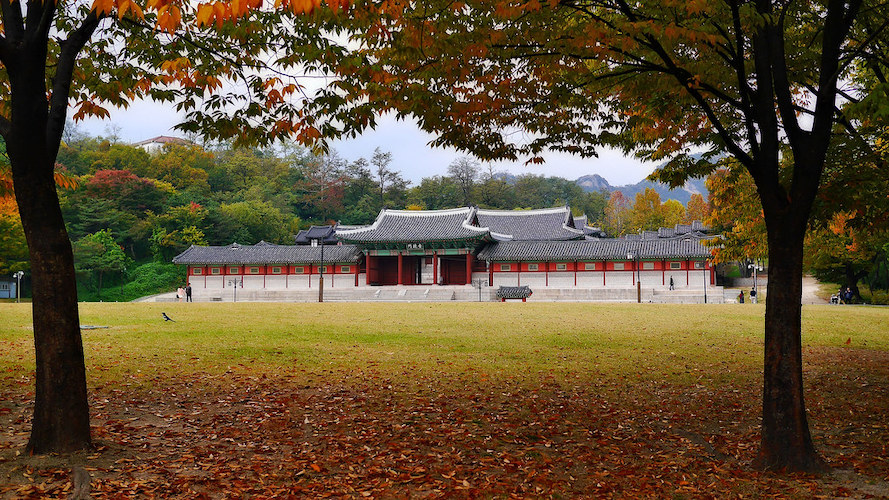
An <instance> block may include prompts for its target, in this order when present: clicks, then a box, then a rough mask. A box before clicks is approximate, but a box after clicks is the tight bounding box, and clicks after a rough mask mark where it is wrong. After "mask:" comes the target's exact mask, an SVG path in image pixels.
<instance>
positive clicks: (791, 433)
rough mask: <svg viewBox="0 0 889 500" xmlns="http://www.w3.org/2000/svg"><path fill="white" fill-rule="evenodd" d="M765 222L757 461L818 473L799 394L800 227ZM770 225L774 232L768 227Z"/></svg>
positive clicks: (818, 460)
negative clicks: (765, 269) (762, 371)
mask: <svg viewBox="0 0 889 500" xmlns="http://www.w3.org/2000/svg"><path fill="white" fill-rule="evenodd" d="M798 225H799V224H771V225H769V236H768V239H769V283H768V300H767V302H766V317H765V377H764V384H763V406H762V442H761V448H760V452H759V456H758V458H757V465H758V466H759V467H761V468H764V469H770V470H788V471H807V472H818V471H824V470H826V469H827V465H826V464H825V462H824V461H823V460H822V459H821V457H820V456H819V455H818V453H817V452H816V451H815V446H814V445H813V443H812V436H811V434H810V433H809V424H808V421H807V419H806V406H805V401H804V398H803V369H802V366H803V365H802V338H801V331H802V330H801V326H802V325H801V312H802V306H801V305H800V304H801V299H802V276H803V234H804V233H803V231H802V230H799V229H798V230H794V229H790V228H789V226H798ZM773 229H774V230H773Z"/></svg>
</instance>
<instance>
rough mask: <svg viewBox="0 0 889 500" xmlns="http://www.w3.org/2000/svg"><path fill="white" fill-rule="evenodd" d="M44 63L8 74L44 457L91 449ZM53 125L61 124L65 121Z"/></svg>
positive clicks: (39, 444) (39, 446)
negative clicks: (49, 133)
mask: <svg viewBox="0 0 889 500" xmlns="http://www.w3.org/2000/svg"><path fill="white" fill-rule="evenodd" d="M44 56H45V54H41V53H40V52H39V51H38V50H35V51H34V53H30V54H28V53H25V54H23V55H22V57H21V58H20V59H18V60H16V61H15V66H14V67H13V66H10V68H9V74H10V78H11V84H12V85H11V87H12V92H11V113H10V122H11V127H10V130H9V132H8V135H7V137H6V139H7V141H6V144H7V151H8V154H9V160H10V165H11V167H12V174H13V181H14V185H15V197H16V202H17V203H18V207H19V213H20V215H21V218H22V226H23V228H24V231H25V237H26V239H27V242H28V252H29V256H30V259H31V272H32V293H33V295H32V297H33V303H32V313H33V322H34V347H35V354H36V383H35V386H36V390H35V401H34V419H33V422H32V427H31V437H30V440H29V441H28V446H27V449H28V451H29V452H31V453H39V454H42V453H48V452H62V453H64V452H70V451H74V450H79V449H83V448H87V447H89V446H90V445H91V440H90V427H89V405H88V402H87V392H86V369H85V365H84V359H83V343H82V340H81V336H80V320H79V315H78V309H77V285H76V282H75V278H74V255H73V253H72V249H71V242H70V240H69V239H68V233H67V231H66V230H65V222H64V220H63V218H62V211H61V209H60V208H59V198H58V195H57V193H56V186H55V180H54V179H53V166H54V165H55V155H56V152H57V148H55V149H52V148H50V147H49V146H48V141H47V122H48V120H49V119H50V118H49V116H48V114H49V113H48V105H47V100H46V91H45V86H44V84H45V76H44V73H43V71H44V69H45V68H44V62H43V61H45V59H46V58H45V57H44ZM13 75H15V78H13ZM56 119H61V120H62V121H64V114H63V113H62V115H61V117H60V118H59V117H56Z"/></svg>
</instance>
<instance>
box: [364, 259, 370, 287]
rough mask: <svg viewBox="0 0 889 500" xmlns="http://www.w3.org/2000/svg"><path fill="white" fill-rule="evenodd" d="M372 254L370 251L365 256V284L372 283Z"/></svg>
mask: <svg viewBox="0 0 889 500" xmlns="http://www.w3.org/2000/svg"><path fill="white" fill-rule="evenodd" d="M371 258H372V257H371V255H370V253H368V254H367V255H366V256H365V257H364V284H365V285H370V263H371V260H370V259H371Z"/></svg>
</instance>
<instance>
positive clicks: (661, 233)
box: [657, 220, 710, 238]
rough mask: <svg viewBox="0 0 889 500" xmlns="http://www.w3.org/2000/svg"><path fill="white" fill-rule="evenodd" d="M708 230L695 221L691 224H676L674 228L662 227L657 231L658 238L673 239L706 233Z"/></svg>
mask: <svg viewBox="0 0 889 500" xmlns="http://www.w3.org/2000/svg"><path fill="white" fill-rule="evenodd" d="M709 231H710V228H709V227H707V226H705V225H704V223H703V222H701V221H699V220H696V221H692V223H691V224H676V226H674V227H662V228H660V229H658V230H657V235H658V238H674V237H677V236H683V235H686V234H695V233H707V232H709Z"/></svg>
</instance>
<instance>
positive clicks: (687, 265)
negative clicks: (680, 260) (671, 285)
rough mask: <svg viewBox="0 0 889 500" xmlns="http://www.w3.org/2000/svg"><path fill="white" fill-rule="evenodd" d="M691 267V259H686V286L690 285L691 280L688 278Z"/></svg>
mask: <svg viewBox="0 0 889 500" xmlns="http://www.w3.org/2000/svg"><path fill="white" fill-rule="evenodd" d="M689 267H691V261H690V260H686V261H685V286H688V285H689V284H690V283H691V282H690V281H689V280H688V273H689V269H688V268H689Z"/></svg>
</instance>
